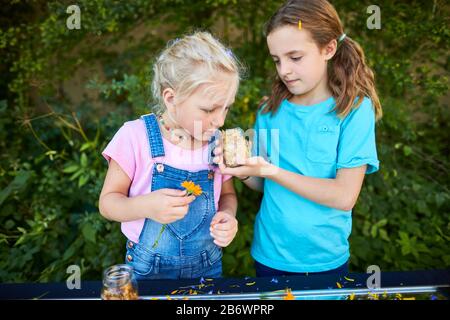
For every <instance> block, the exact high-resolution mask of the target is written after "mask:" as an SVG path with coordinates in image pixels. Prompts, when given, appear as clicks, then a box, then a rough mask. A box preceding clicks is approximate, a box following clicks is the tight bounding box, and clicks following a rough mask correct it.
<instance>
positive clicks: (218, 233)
mask: <svg viewBox="0 0 450 320" xmlns="http://www.w3.org/2000/svg"><path fill="white" fill-rule="evenodd" d="M229 235H230V232H229V231H220V230H212V231H211V236H212V237H213V238H215V239H218V238H222V239H225V238H228V236H229Z"/></svg>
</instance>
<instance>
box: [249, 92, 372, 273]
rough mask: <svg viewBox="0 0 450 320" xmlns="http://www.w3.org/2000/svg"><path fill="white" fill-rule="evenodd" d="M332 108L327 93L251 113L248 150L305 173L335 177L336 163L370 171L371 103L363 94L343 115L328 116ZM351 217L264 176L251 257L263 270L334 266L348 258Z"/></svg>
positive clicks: (304, 270)
mask: <svg viewBox="0 0 450 320" xmlns="http://www.w3.org/2000/svg"><path fill="white" fill-rule="evenodd" d="M334 106H335V100H334V98H333V97H330V98H329V99H327V100H326V101H323V102H321V103H318V104H316V105H310V106H302V105H297V104H294V103H292V102H290V101H288V100H284V101H283V102H282V103H281V105H280V108H279V109H278V111H277V112H276V113H275V114H274V115H272V114H271V113H265V114H262V113H261V112H259V113H258V116H257V119H256V123H255V128H254V129H255V139H254V142H253V154H254V155H259V156H263V157H265V158H267V159H268V160H270V161H271V162H272V163H274V164H275V165H277V166H279V167H280V168H283V169H285V170H289V171H291V172H295V173H298V174H301V175H304V176H308V177H316V178H335V177H336V174H337V170H338V169H340V168H353V167H359V166H362V165H367V171H366V173H367V174H369V173H373V172H375V171H377V170H378V167H379V161H378V159H377V151H376V145H375V112H374V109H373V107H372V103H371V100H370V99H368V98H365V99H364V100H363V102H362V103H361V105H360V106H359V107H358V108H356V109H353V110H352V111H351V112H350V113H349V114H348V115H347V117H345V118H344V119H340V118H338V117H337V115H336V112H334V111H333V112H332V113H330V111H331V110H332V109H333V108H334ZM351 214H352V212H351V211H343V210H339V209H334V208H330V207H326V206H324V205H321V204H318V203H315V202H313V201H310V200H308V199H306V198H303V197H301V196H300V195H298V194H296V193H294V192H292V191H290V190H288V189H286V188H285V187H283V186H281V185H280V184H278V183H276V182H274V181H272V180H270V179H269V178H266V179H264V195H263V199H262V202H261V207H260V209H259V212H258V214H257V216H256V221H255V229H254V238H253V244H252V248H251V254H252V256H253V258H254V259H255V260H256V261H258V262H260V263H262V264H264V265H266V266H268V267H271V268H274V269H279V270H284V271H289V272H321V271H327V270H331V269H335V268H337V267H339V266H341V265H343V264H344V263H345V262H346V261H347V260H348V259H349V257H350V252H349V243H348V238H349V236H350V233H351V229H352V217H351Z"/></svg>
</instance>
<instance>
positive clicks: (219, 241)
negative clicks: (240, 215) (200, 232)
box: [209, 211, 238, 247]
mask: <svg viewBox="0 0 450 320" xmlns="http://www.w3.org/2000/svg"><path fill="white" fill-rule="evenodd" d="M209 231H210V232H211V237H213V238H214V243H215V244H216V245H218V246H220V247H226V246H228V245H229V244H230V243H231V241H233V239H234V237H235V236H236V233H237V231H238V222H237V220H236V218H235V217H234V216H233V215H232V214H230V213H228V212H226V211H218V212H217V213H216V215H215V216H214V217H213V219H212V221H211V226H210V228H209Z"/></svg>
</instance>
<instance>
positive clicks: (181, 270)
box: [125, 114, 222, 280]
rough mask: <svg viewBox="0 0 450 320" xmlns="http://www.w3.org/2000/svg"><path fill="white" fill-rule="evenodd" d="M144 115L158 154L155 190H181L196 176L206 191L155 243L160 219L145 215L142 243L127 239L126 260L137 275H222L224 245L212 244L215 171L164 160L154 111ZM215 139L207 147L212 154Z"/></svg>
mask: <svg viewBox="0 0 450 320" xmlns="http://www.w3.org/2000/svg"><path fill="white" fill-rule="evenodd" d="M141 119H142V120H143V121H144V122H145V127H146V130H147V136H148V140H149V144H150V151H151V157H152V158H153V159H155V163H154V165H153V168H152V173H153V176H152V181H151V191H156V190H159V189H163V188H170V189H179V190H183V187H182V186H181V183H182V182H183V181H193V182H194V183H195V184H197V185H200V187H201V188H202V191H203V192H202V194H201V195H200V196H197V197H196V199H195V200H194V201H193V202H191V203H190V204H189V211H188V213H187V214H186V216H185V217H184V218H183V219H181V220H177V221H175V222H172V223H169V224H167V225H166V228H165V230H164V232H163V233H162V235H161V237H160V238H159V240H158V245H157V246H156V247H155V248H153V244H154V243H155V240H156V239H157V238H158V235H159V233H160V230H161V227H162V224H160V223H158V222H156V221H153V220H151V219H145V223H144V227H143V228H142V231H141V234H140V236H139V243H135V242H133V241H130V240H128V241H127V245H126V246H127V253H126V257H125V261H126V263H127V264H129V265H131V266H132V267H133V268H134V273H135V276H136V278H137V279H138V280H146V279H183V278H199V277H211V278H215V277H220V276H221V275H222V249H221V248H220V247H218V246H217V245H215V244H214V242H213V238H212V237H211V235H210V232H209V228H210V223H211V220H212V217H213V216H214V214H215V213H216V208H215V202H214V171H213V170H201V171H197V172H191V171H186V170H181V169H177V168H174V167H172V166H169V165H167V164H165V163H164V156H165V153H164V145H163V140H162V136H161V131H160V129H159V125H158V121H157V118H156V116H155V115H154V114H149V115H144V116H142V117H141ZM214 140H215V139H214V138H213V139H212V140H211V141H210V143H209V146H208V147H209V156H210V159H211V150H212V149H211V147H212V146H213V145H212V142H214ZM149 209H151V208H149Z"/></svg>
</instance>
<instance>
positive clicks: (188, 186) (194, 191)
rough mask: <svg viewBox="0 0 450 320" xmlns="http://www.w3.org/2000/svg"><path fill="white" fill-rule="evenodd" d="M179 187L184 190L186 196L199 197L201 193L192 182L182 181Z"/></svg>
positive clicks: (199, 188)
mask: <svg viewBox="0 0 450 320" xmlns="http://www.w3.org/2000/svg"><path fill="white" fill-rule="evenodd" d="M181 186H182V187H183V188H185V189H186V191H187V193H188V195H191V194H193V195H194V196H199V195H201V194H202V192H203V191H202V188H201V187H200V186H199V185H196V184H195V183H194V182H192V181H183V182H182V183H181Z"/></svg>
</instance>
